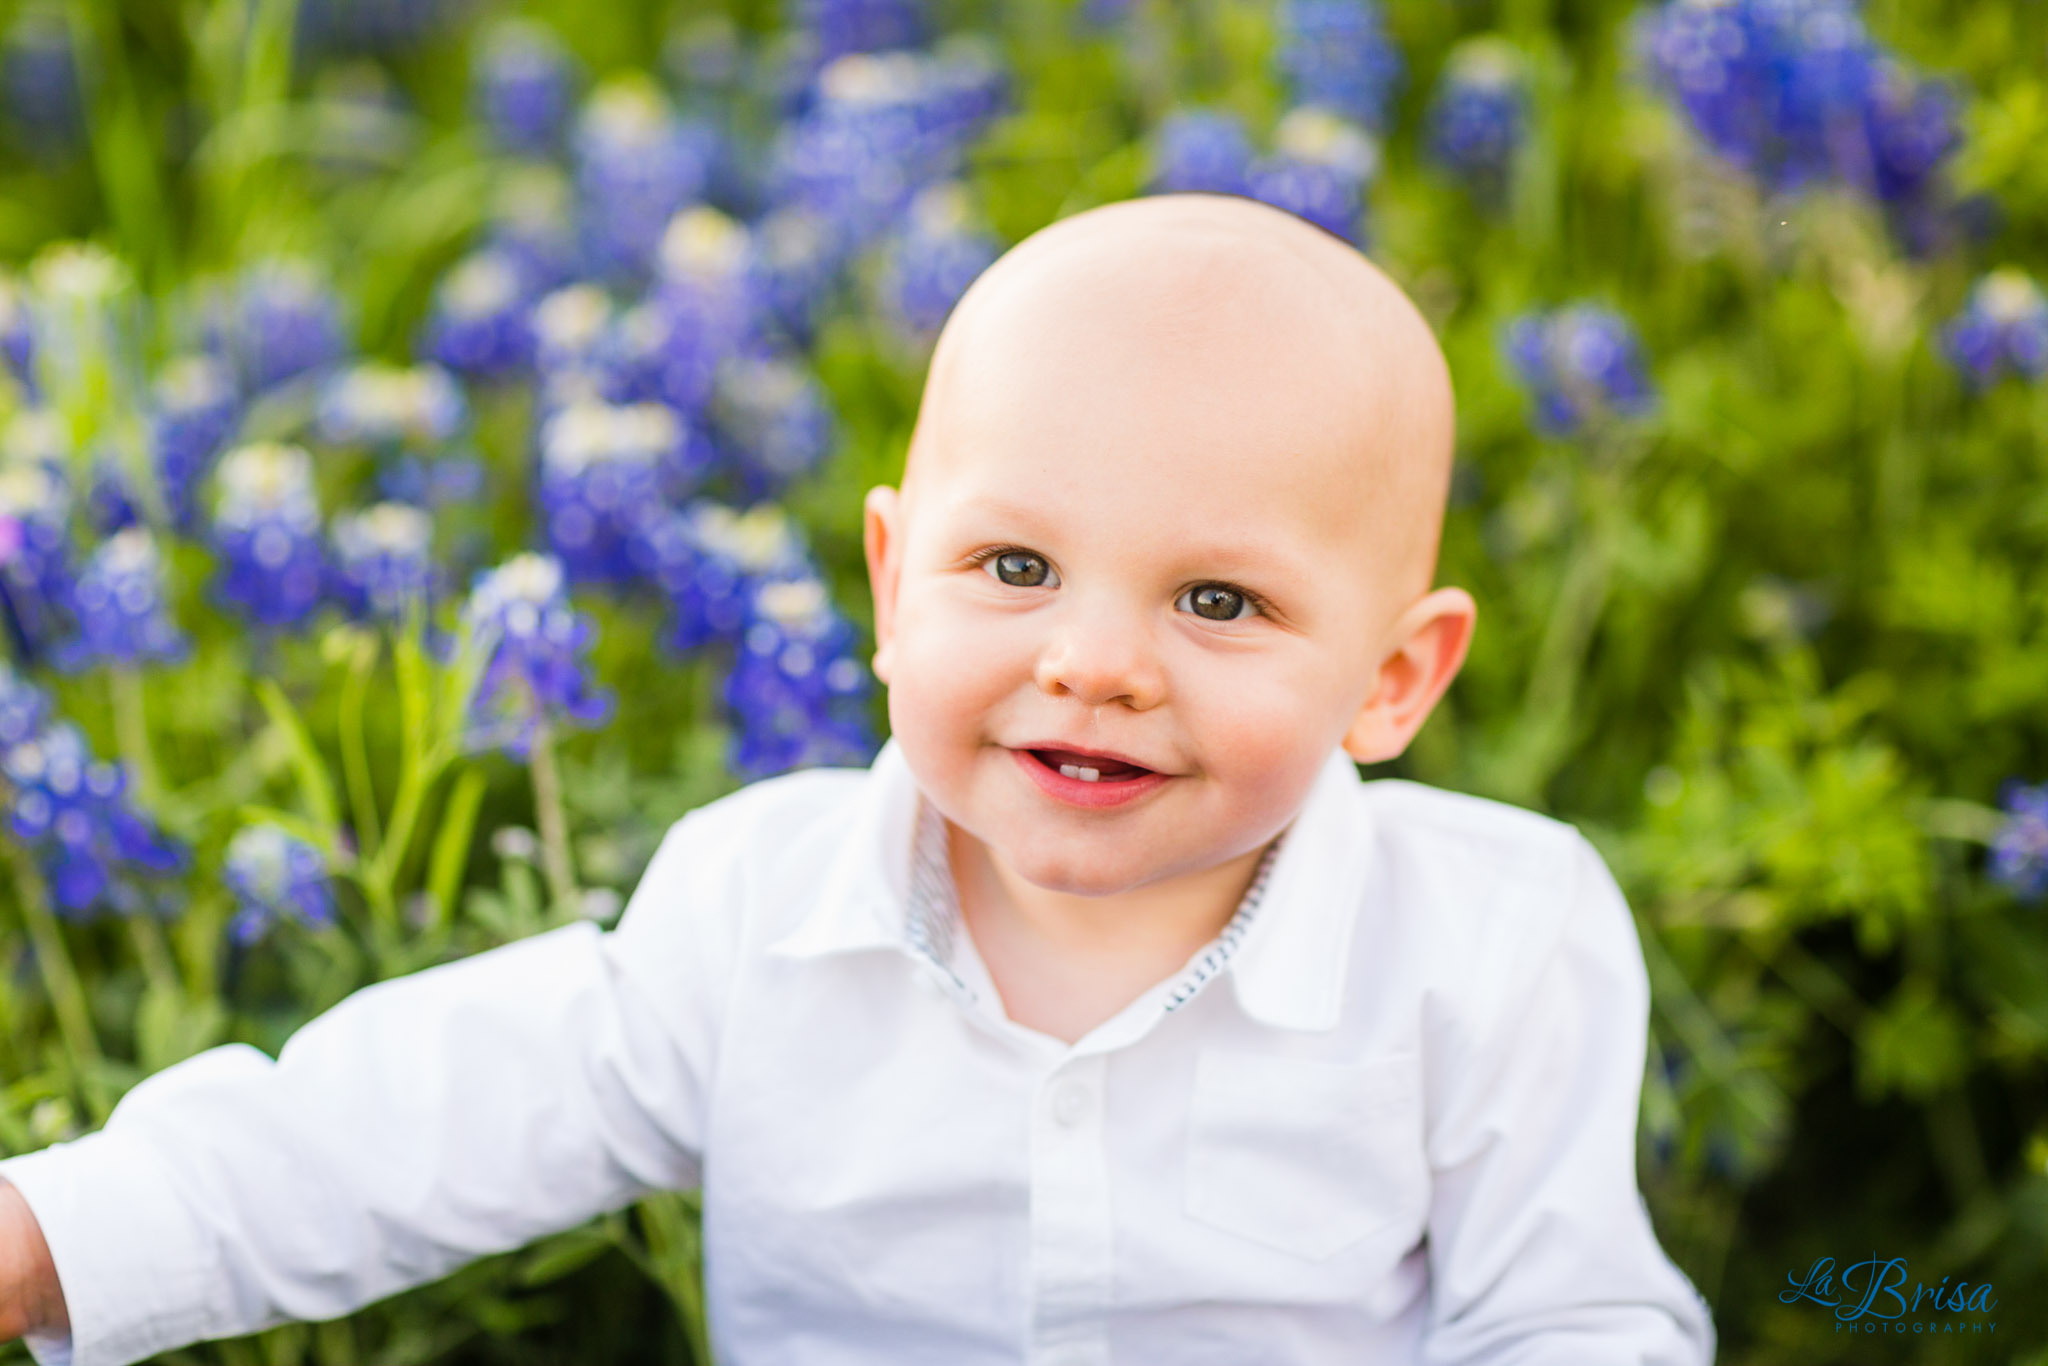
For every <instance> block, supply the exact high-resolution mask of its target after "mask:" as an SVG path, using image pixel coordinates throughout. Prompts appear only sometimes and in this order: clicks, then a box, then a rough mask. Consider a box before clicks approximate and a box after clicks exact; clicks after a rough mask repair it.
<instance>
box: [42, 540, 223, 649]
mask: <svg viewBox="0 0 2048 1366" xmlns="http://www.w3.org/2000/svg"><path fill="white" fill-rule="evenodd" d="M71 615H72V619H73V620H74V622H75V623H76V624H77V631H78V634H77V635H76V636H75V637H74V638H72V639H70V640H67V641H65V642H63V643H62V644H60V645H59V646H58V647H57V649H56V651H55V653H54V654H53V655H52V657H51V659H52V662H53V663H54V664H56V666H57V667H58V668H60V669H66V670H77V669H83V668H88V667H90V666H91V665H94V664H113V665H130V666H132V665H136V664H146V663H151V662H156V661H172V660H177V659H182V658H184V656H185V654H186V652H187V650H188V649H189V648H190V646H191V642H190V641H189V640H188V639H187V638H186V636H185V633H184V632H183V631H181V630H179V629H178V625H177V623H176V622H174V621H173V620H171V615H170V605H169V603H167V602H166V601H165V596H164V568H163V560H162V557H161V556H159V555H158V554H157V549H156V542H155V540H154V539H153V538H152V537H151V535H150V533H149V530H148V529H147V528H146V527H141V526H131V527H129V528H127V529H126V530H124V531H119V532H116V533H115V534H114V535H112V536H110V537H108V538H107V540H106V541H104V542H103V543H102V544H101V545H100V548H99V549H98V550H96V551H94V552H93V555H92V558H91V559H90V560H89V561H87V563H86V566H85V572H84V573H82V574H80V575H79V576H78V584H77V586H76V587H75V588H73V589H72V590H71Z"/></svg>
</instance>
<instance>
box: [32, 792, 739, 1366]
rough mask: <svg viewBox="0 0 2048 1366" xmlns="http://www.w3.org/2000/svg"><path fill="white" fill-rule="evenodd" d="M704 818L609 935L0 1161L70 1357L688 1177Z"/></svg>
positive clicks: (399, 1003)
mask: <svg viewBox="0 0 2048 1366" xmlns="http://www.w3.org/2000/svg"><path fill="white" fill-rule="evenodd" d="M692 820H693V818H685V820H684V821H682V822H679V823H678V824H677V825H676V826H675V827H672V828H671V830H670V831H669V833H668V835H667V837H666V838H665V839H664V840H663V842H662V844H661V846H660V848H659V849H658V850H657V852H656V854H655V856H654V859H653V860H652V862H651V863H650V864H649V867H648V870H647V873H646V875H645V876H644V877H643V878H642V879H641V881H640V885H639V886H638V888H637V889H636V890H635V891H634V894H633V898H632V900H631V902H629V904H628V905H627V907H626V910H625V913H624V915H623V917H622V918H621V920H620V922H619V926H618V928H617V929H616V930H615V931H613V932H611V933H608V934H607V933H604V932H602V931H600V930H599V928H598V927H597V926H596V925H594V924H591V923H588V922H578V923H575V924H570V925H566V926H562V927H560V928H558V929H555V930H552V931H549V932H547V933H544V934H540V935H536V936H534V937H532V938H530V939H525V940H521V941H518V942H516V943H512V944H507V945H504V946H502V947H500V948H496V949H492V950H489V951H487V952H484V953H480V954H477V955H475V956H473V957H470V958H467V959H463V960H460V961H458V962H453V963H448V964H443V965H440V966H437V967H433V968H429V969H426V970H424V971H421V972H417V973H413V974H410V975H408V976H405V977H399V978H393V979H391V980H389V981H385V982H380V983H377V984H375V985H373V986H370V987H366V988H364V989H363V990H361V991H358V992H356V993H355V994H353V995H351V996H349V997H348V998H347V999H345V1000H343V1001H342V1002H341V1003H340V1004H339V1005H337V1006H335V1007H334V1008H333V1009H331V1010H329V1011H327V1012H326V1013H325V1014H323V1015H320V1016H319V1017H317V1018H316V1019H314V1020H312V1021H311V1022H309V1023H308V1024H307V1025H305V1026H304V1027H303V1028H301V1029H300V1030H299V1031H298V1032H297V1033H295V1034H294V1035H292V1037H291V1038H290V1039H288V1040H286V1042H285V1045H284V1047H283V1049H282V1050H280V1052H279V1055H278V1057H277V1060H276V1061H275V1062H273V1061H272V1060H271V1059H270V1058H269V1057H268V1056H266V1055H265V1054H264V1053H262V1052H261V1051H260V1050H258V1049H256V1048H253V1047H250V1046H249V1045H246V1044H228V1045H223V1046H221V1047H217V1048H213V1049H209V1050H207V1051H206V1052H204V1053H200V1054H198V1055H197V1056H195V1057H192V1058H189V1059H187V1060H186V1061H184V1062H182V1063H179V1064H177V1065H176V1066H173V1067H170V1068H167V1069H165V1070H164V1071H162V1072H159V1073H157V1074H156V1075H154V1076H152V1077H149V1078H147V1079H146V1080H144V1081H143V1082H142V1083H141V1084H139V1085H138V1086H136V1087H135V1088H134V1089H133V1090H131V1091H130V1092H129V1093H128V1094H127V1095H126V1096H124V1097H123V1098H122V1100H121V1102H120V1104H119V1105H118V1106H117V1107H116V1108H115V1110H114V1112H113V1114H112V1115H111V1116H110V1117H109V1119H108V1120H107V1123H106V1125H105V1126H104V1128H102V1129H101V1130H100V1131H99V1132H97V1133H94V1134H90V1135H87V1136H85V1137H83V1138H80V1139H77V1140H74V1141H72V1142H69V1143H61V1144H57V1145H55V1146H53V1147H50V1148H46V1149H44V1150H42V1151H40V1152H35V1153H29V1154H26V1155H24V1156H21V1157H16V1158H12V1159H10V1160H8V1161H6V1162H0V1176H5V1177H6V1178H7V1179H8V1180H9V1181H11V1182H13V1183H14V1185H15V1186H17V1187H18V1188H19V1189H20V1191H21V1193H22V1196H23V1198H24V1199H25V1200H26V1201H27V1202H28V1205H29V1208H30V1209H31V1211H32V1212H33V1213H34V1214H35V1216H36V1219H37V1221H38V1222H39V1223H40V1224H41V1225H42V1229H43V1233H44V1236H45V1237H46V1238H47V1239H48V1241H49V1244H50V1252H51V1257H52V1260H53V1261H54V1262H55V1264H56V1268H57V1276H58V1280H59V1282H60V1283H61V1284H62V1286H63V1290H64V1295H65V1300H66V1304H67V1308H68V1312H69V1315H70V1319H71V1334H70V1336H69V1338H58V1337H49V1336H45V1337H40V1338H31V1339H29V1340H28V1345H29V1347H30V1349H31V1351H32V1353H33V1354H34V1355H35V1356H36V1359H37V1360H38V1361H39V1362H40V1363H42V1366H114V1364H115V1363H120V1362H128V1361H135V1360H139V1359H141V1358H144V1357H148V1356H153V1355H155V1354H156V1353H159V1352H162V1351H165V1350H168V1349H170V1348H173V1347H178V1346H182V1345H184V1344H186V1343H189V1342H194V1341H198V1340H201V1339H212V1338H222V1337H234V1336H241V1335H243V1334H247V1333H252V1332H256V1331H258V1330H261V1329H263V1328H268V1327H271V1326H273V1325H275V1324H278V1323H283V1322H287V1321H290V1320H314V1321H317V1320H322V1319H329V1318H335V1317H338V1316H340V1315H343V1314H347V1313H350V1312H352V1311H354V1310H356V1309H358V1308H360V1307H362V1306H363V1305H366V1304H369V1303H371V1302H373V1301H375V1300H379V1299H382V1298H385V1297H386V1296H389V1295H392V1294H395V1293H397V1292H399V1291H401V1290H405V1289H408V1288H410V1287H412V1286H415V1285H419V1284H422V1283H425V1282H427V1281H431V1280H435V1279H438V1278H440V1277H441V1276H444V1275H446V1274H448V1273H449V1272H451V1271H453V1270H455V1269H456V1268H457V1267H459V1266H461V1265H462V1264H464V1263H466V1262H469V1261H473V1260H475V1259H476V1258H478V1257H481V1256H485V1255H488V1254H491V1253H496V1252H503V1251H508V1250H510V1249H512V1248H516V1247H519V1246H521V1245H523V1244H526V1243H529V1242H532V1241H533V1240H535V1239H537V1238H540V1237H542V1236H544V1235H546V1234H549V1233H553V1232H558V1231H560V1230H563V1229H567V1228H573V1227H575V1226H576V1225H578V1224H580V1223H583V1222H585V1221H587V1220H589V1219H591V1218H594V1217H596V1216H597V1215H599V1214H602V1213H604V1212H606V1211H609V1210H612V1209H616V1208H619V1207H621V1206H623V1205H625V1204H627V1203H630V1202H631V1201H632V1200H634V1199H636V1198H638V1197H640V1196H641V1195H643V1194H645V1193H647V1192H649V1191H651V1190H658V1189H676V1188H687V1187H689V1186H692V1185H694V1184H696V1183H697V1181H698V1179H699V1174H700V1171H701V1153H702V1142H701V1140H702V1134H703V1108H704V1107H703V1098H704V1090H705V1080H706V1077H707V1074H708V1071H709V1069H710V1067H711V1065H712V1061H713V1056H712V1055H713V1052H714V1048H715V1029H714V1028H713V1024H714V1020H715V1016H716V1012H717V996H718V992H717V990H716V987H715V984H717V983H718V982H719V981H721V980H722V979H723V978H728V977H729V975H730V974H729V972H728V971H725V970H724V968H723V966H722V965H721V963H720V962H719V961H718V959H719V957H720V949H721V941H725V940H727V939H728V938H729V937H728V936H727V935H725V934H724V933H723V931H724V928H725V926H724V923H723V922H729V921H730V920H731V918H732V913H735V912H736V911H737V909H738V908H737V907H736V906H733V905H730V904H727V905H724V906H722V907H721V906H716V905H709V904H704V902H703V900H702V898H701V897H700V896H699V895H698V893H699V892H701V891H702V890H703V888H702V886H701V885H693V884H702V883H703V882H704V879H703V878H702V877H701V876H700V875H699V874H698V873H697V872H696V871H694V870H695V869H697V868H701V867H702V864H701V862H700V861H699V860H697V859H693V858H692V856H691V853H692V850H691V846H692V845H694V844H695V843H697V841H696V840H694V839H693V838H691V836H692V833H693V832H692V831H691V826H692Z"/></svg>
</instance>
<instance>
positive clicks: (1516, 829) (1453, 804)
mask: <svg viewBox="0 0 2048 1366" xmlns="http://www.w3.org/2000/svg"><path fill="white" fill-rule="evenodd" d="M1359 793H1360V796H1361V797H1362V798H1363V799H1364V801H1365V803H1366V810H1367V812H1368V813H1369V815H1370V819H1371V823H1372V828H1373V831H1374V834H1375V837H1376V838H1377V840H1378V841H1379V843H1380V845H1381V847H1382V849H1383V850H1385V851H1387V852H1391V853H1393V854H1395V855H1397V856H1405V857H1407V858H1411V859H1414V860H1418V861H1421V862H1424V863H1428V864H1434V865H1436V866H1439V867H1443V868H1447V869H1454V870H1456V871H1458V872H1460V873H1462V874H1464V875H1466V876H1468V877H1470V876H1486V875H1491V876H1495V877H1501V878H1508V879H1518V878H1527V877H1531V876H1534V877H1541V876H1544V875H1546V874H1549V873H1555V872H1559V871H1562V870H1564V869H1565V868H1567V867H1568V866H1569V865H1570V864H1571V862H1572V861H1573V860H1574V859H1575V858H1576V857H1577V856H1578V854H1579V846H1580V844H1581V842H1582V839H1583V837H1582V836H1581V835H1580V834H1579V831H1578V829H1577V827H1575V826H1573V825H1570V824H1567V823H1566V822H1564V821H1561V820H1557V819H1555V818H1553V817H1550V816H1546V815H1544V814H1542V813H1541V812H1538V811H1531V810H1528V809H1527V808H1526V807H1520V806H1512V805H1510V804H1509V803H1507V802H1501V801H1495V800H1493V799H1492V798H1489V797H1475V796H1473V795H1471V794H1470V793H1465V792H1453V791H1450V790H1449V789H1447V788H1441V787H1431V786H1429V785H1428V784H1426V783H1417V782H1410V781H1409V780H1407V779H1405V778H1380V779H1375V780H1374V781H1371V782H1367V783H1361V784H1360V785H1359Z"/></svg>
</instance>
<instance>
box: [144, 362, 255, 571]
mask: <svg viewBox="0 0 2048 1366" xmlns="http://www.w3.org/2000/svg"><path fill="white" fill-rule="evenodd" d="M154 389H155V399H156V402H155V405H154V411H153V412H152V413H151V414H150V445H151V447H152V449H153V451H154V454H155V464H156V476H157V483H158V486H159V487H161V488H162V490H163V494H164V503H165V508H166V511H168V512H169V513H170V516H171V524H172V525H173V526H175V527H176V528H178V530H180V531H186V532H189V531H191V530H192V529H193V528H195V527H196V526H197V525H198V521H199V509H198V493H199V484H200V481H201V480H203V479H205V478H206V475H207V473H208V472H209V471H210V470H211V469H212V468H213V459H214V457H215V456H216V455H218V454H219V453H220V449H221V447H222V446H223V445H225V444H226V442H227V440H228V438H229V437H231V436H232V435H234V431H235V425H236V423H237V422H238V421H240V418H241V399H240V396H239V395H238V394H237V393H236V392H235V376H234V372H233V371H232V370H230V369H229V368H228V367H227V365H226V363H225V362H223V361H221V360H220V359H218V358H217V357H214V356H209V355H205V354H203V353H202V354H195V355H188V356H179V357H178V358H176V359H175V360H173V361H171V362H170V363H169V364H167V365H166V366H164V368H163V371H162V373H160V374H159V375H158V376H157V380H156V384H155V386H154Z"/></svg>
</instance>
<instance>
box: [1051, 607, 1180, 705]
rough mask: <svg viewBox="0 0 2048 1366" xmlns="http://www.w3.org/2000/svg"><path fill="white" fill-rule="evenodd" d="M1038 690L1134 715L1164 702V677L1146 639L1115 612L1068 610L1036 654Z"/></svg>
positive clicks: (1141, 629) (1138, 630)
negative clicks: (1116, 704) (1116, 706)
mask: <svg viewBox="0 0 2048 1366" xmlns="http://www.w3.org/2000/svg"><path fill="white" fill-rule="evenodd" d="M1036 678H1037V682H1038V686H1039V688H1040V690H1042V691H1044V692H1046V693H1048V694H1051V695H1053V696H1056V697H1058V696H1066V697H1072V698H1074V699H1075V700H1076V701H1079V702H1085V703H1087V704H1088V705H1090V706H1102V705H1105V704H1107V703H1111V702H1121V703H1123V704H1125V705H1126V706H1129V707H1131V708H1132V709H1133V710H1136V711H1145V710H1148V709H1150V708H1152V707H1156V706H1158V705H1159V703H1160V702H1161V701H1162V700H1163V699H1164V698H1165V696H1166V675H1165V671H1164V669H1162V668H1161V666H1160V663H1159V658H1158V654H1157V652H1156V651H1155V650H1154V649H1153V646H1152V642H1151V639H1150V636H1149V633H1148V632H1147V631H1146V630H1145V629H1144V628H1143V627H1142V626H1140V625H1139V624H1138V623H1135V622H1133V621H1131V620H1130V619H1129V618H1128V617H1126V616H1122V615H1120V614H1118V613H1116V612H1113V611H1109V610H1104V609H1096V610H1081V609H1072V610H1069V611H1068V612H1067V613H1066V614H1065V620H1063V621H1061V622H1060V623H1059V625H1058V627H1057V629H1056V630H1055V631H1054V633H1053V636H1052V638H1051V639H1050V640H1049V641H1047V642H1046V646H1045V648H1044V649H1043V650H1042V651H1040V652H1039V656H1038V667H1037V670H1036Z"/></svg>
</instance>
